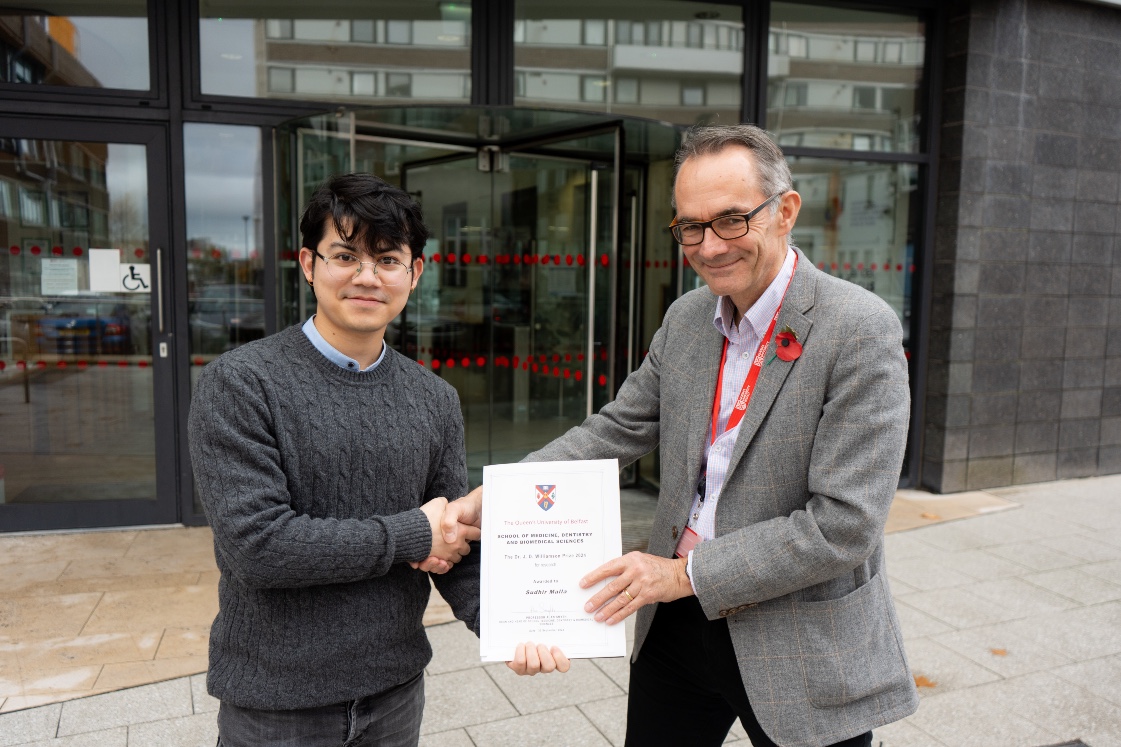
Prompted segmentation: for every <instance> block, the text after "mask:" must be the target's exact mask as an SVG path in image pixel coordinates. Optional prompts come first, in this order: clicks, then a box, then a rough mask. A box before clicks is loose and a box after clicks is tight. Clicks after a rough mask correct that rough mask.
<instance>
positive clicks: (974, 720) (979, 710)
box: [907, 681, 1063, 747]
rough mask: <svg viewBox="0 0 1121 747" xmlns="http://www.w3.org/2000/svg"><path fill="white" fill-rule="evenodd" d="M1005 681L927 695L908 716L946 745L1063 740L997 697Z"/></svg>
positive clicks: (992, 746) (1002, 746)
mask: <svg viewBox="0 0 1121 747" xmlns="http://www.w3.org/2000/svg"><path fill="white" fill-rule="evenodd" d="M1003 684H1004V681H1000V682H994V683H990V684H986V685H980V686H978V687H974V688H969V689H967V690H955V691H953V692H948V693H944V694H942V695H935V696H932V697H929V698H924V699H923V702H922V705H921V706H920V707H919V710H918V711H917V712H916V713H915V714H914V715H912V716H910V717H909V718H908V719H907V723H909V724H911V725H912V726H915V727H918V728H919V729H920V730H921V731H922V732H924V733H926V734H929V735H930V736H931V737H933V738H934V739H936V740H938V742H940V743H942V744H944V745H947V747H1028V746H1029V745H1046V744H1054V743H1056V742H1061V741H1063V736H1062V735H1061V734H1060V733H1058V732H1055V731H1052V730H1050V729H1045V728H1043V727H1041V726H1039V725H1038V724H1035V723H1033V722H1032V721H1030V720H1028V719H1026V718H1024V717H1023V716H1021V715H1019V714H1017V713H1015V712H1010V711H1009V710H1008V708H1007V707H1006V706H1005V705H1004V704H1003V703H1000V702H998V701H997V699H996V698H995V694H996V693H997V692H999V689H1000V687H1001V686H1002V685H1003Z"/></svg>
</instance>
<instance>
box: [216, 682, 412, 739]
mask: <svg viewBox="0 0 1121 747" xmlns="http://www.w3.org/2000/svg"><path fill="white" fill-rule="evenodd" d="M423 715H424V673H423V672H422V673H420V674H418V675H417V676H416V677H414V678H413V679H411V680H409V681H408V682H406V683H404V684H401V685H397V686H396V687H394V688H391V689H389V690H386V691H385V692H383V693H378V694H377V695H371V696H369V697H366V698H359V699H358V700H352V701H348V702H346V703H336V704H334V705H328V706H320V707H318V708H302V709H300V710H295V711H262V710H258V709H255V708H241V707H240V706H235V705H232V704H230V703H222V705H221V707H220V708H219V709H218V747H375V746H376V747H383V746H384V747H416V744H417V743H418V742H419V741H420V720H421V717H422V716H423Z"/></svg>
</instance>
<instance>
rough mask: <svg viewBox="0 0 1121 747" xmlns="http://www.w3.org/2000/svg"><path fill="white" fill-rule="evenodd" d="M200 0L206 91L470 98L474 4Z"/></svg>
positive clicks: (335, 99) (332, 97) (350, 98)
mask: <svg viewBox="0 0 1121 747" xmlns="http://www.w3.org/2000/svg"><path fill="white" fill-rule="evenodd" d="M198 4H199V65H200V69H199V79H200V81H201V87H202V93H204V94H208V95H218V96H245V97H254V98H274V99H300V100H306V101H323V102H330V103H334V104H344V105H360V104H382V103H385V98H386V97H391V98H408V99H410V101H411V102H417V103H421V102H425V101H438V102H440V103H451V102H464V103H465V102H467V101H469V100H470V86H469V83H468V81H469V80H470V72H471V60H470V41H471V39H470V33H469V29H470V6H469V5H467V4H463V3H431V4H419V3H369V2H358V1H357V0H341V1H340V2H336V3H331V4H329V5H328V6H325V7H319V6H307V5H300V4H291V3H288V4H280V5H277V4H268V3H243V2H234V1H233V0H198ZM274 70H277V71H281V70H287V71H288V72H276V73H274V72H273V71H274ZM402 70H407V71H409V72H408V73H402V72H400V71H402ZM409 74H411V75H412V76H413V78H412V79H411V80H410V79H409V77H408V76H409ZM402 76H403V77H402Z"/></svg>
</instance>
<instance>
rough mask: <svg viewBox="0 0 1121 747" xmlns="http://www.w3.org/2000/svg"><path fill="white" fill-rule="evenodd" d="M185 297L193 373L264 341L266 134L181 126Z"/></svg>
mask: <svg viewBox="0 0 1121 747" xmlns="http://www.w3.org/2000/svg"><path fill="white" fill-rule="evenodd" d="M183 141H184V142H183V145H184V149H185V151H186V152H187V153H190V154H191V157H190V158H188V159H187V162H186V174H185V177H184V178H185V181H186V191H187V297H188V327H189V329H190V350H191V359H192V363H193V365H194V366H195V367H197V366H201V365H203V364H205V363H206V362H207V361H209V360H210V359H212V358H213V357H214V356H216V355H218V354H219V353H224V352H225V351H227V350H231V349H233V348H235V347H237V346H238V345H240V344H242V343H244V342H248V341H249V340H255V339H257V338H259V337H263V336H264V334H265V315H264V301H263V299H264V286H263V282H264V270H263V267H264V265H263V259H262V246H261V242H262V238H261V237H262V228H261V220H262V215H263V214H262V209H261V131H260V130H259V129H258V128H256V127H242V126H235V125H214V124H200V123H194V122H189V123H187V124H185V125H184V126H183Z"/></svg>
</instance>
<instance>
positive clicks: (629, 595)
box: [623, 589, 634, 602]
mask: <svg viewBox="0 0 1121 747" xmlns="http://www.w3.org/2000/svg"><path fill="white" fill-rule="evenodd" d="M623 593H624V594H626V595H627V601H630V602H633V601H634V597H632V596H631V593H630V592H629V591H627V590H626V589H623Z"/></svg>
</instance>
